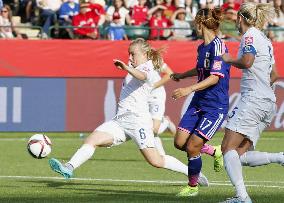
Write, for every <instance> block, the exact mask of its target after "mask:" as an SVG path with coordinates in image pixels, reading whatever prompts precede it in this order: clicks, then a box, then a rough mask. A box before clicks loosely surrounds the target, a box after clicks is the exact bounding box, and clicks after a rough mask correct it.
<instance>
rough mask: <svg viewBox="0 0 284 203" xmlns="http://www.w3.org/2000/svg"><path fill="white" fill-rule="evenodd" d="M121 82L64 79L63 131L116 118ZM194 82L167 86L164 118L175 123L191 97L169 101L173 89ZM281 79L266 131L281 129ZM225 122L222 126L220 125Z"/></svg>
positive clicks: (235, 92)
mask: <svg viewBox="0 0 284 203" xmlns="http://www.w3.org/2000/svg"><path fill="white" fill-rule="evenodd" d="M121 82H122V79H85V78H82V79H71V78H70V79H67V86H66V88H67V89H66V102H67V104H66V105H67V107H66V129H65V130H66V131H92V130H94V129H95V128H96V127H97V126H98V125H100V124H101V123H103V122H104V121H106V120H108V119H110V118H111V117H112V116H113V115H115V107H116V103H117V101H118V99H119V94H120V87H121ZM195 82H196V79H188V80H184V81H181V82H178V83H177V82H173V81H171V82H169V83H168V84H167V85H166V91H167V103H166V115H169V116H170V118H171V119H172V120H173V121H174V123H175V124H178V122H179V120H180V118H181V115H182V113H183V112H184V111H185V110H186V107H187V105H188V104H189V102H190V99H191V96H189V97H188V98H183V99H179V100H173V99H171V94H172V92H173V90H174V89H176V88H179V87H184V86H187V85H189V84H192V83H195ZM239 86H240V79H231V80H230V109H232V108H233V107H234V106H235V105H236V103H237V101H238V99H239V98H240V94H239ZM283 88H284V80H279V81H277V83H276V95H277V106H278V109H277V113H276V115H275V118H274V119H273V121H272V123H271V126H270V128H269V129H268V130H284V117H283V116H284V89H283ZM224 125H225V123H224V124H223V126H224Z"/></svg>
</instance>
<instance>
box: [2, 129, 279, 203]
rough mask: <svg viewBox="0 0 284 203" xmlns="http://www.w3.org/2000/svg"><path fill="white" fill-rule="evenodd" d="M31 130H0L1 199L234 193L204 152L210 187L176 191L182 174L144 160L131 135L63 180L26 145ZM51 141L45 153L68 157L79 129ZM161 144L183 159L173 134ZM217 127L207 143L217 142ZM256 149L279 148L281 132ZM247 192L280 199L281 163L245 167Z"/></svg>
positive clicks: (262, 202) (150, 198) (155, 198)
mask: <svg viewBox="0 0 284 203" xmlns="http://www.w3.org/2000/svg"><path fill="white" fill-rule="evenodd" d="M32 134H33V133H0V149H1V155H0V202H1V203H2V202H3V203H4V202H5V203H6V202H21V203H22V202H29V203H30V202H41V203H43V202H60V203H64V202H68V203H71V202H151V203H156V202H204V203H210V202H212V203H213V202H215V203H216V202H219V201H222V200H225V199H226V198H228V197H231V196H233V195H234V189H233V187H232V186H231V184H230V182H229V180H228V177H227V174H226V172H225V170H224V169H223V171H221V172H219V173H216V172H214V170H213V159H212V158H211V157H209V156H206V155H203V157H202V159H203V173H204V174H205V175H206V176H207V177H208V179H209V181H210V183H211V185H210V187H207V188H205V187H203V188H200V192H199V195H198V196H197V197H193V198H178V197H176V196H175V194H176V193H177V192H178V190H179V188H180V187H181V186H183V185H185V184H186V180H187V178H186V177H185V176H184V175H182V174H178V173H174V172H170V171H167V170H163V169H156V168H153V167H151V166H150V165H148V164H147V163H146V162H145V161H144V160H143V157H142V156H141V155H140V153H139V151H138V150H137V147H136V146H135V145H134V144H133V142H132V141H129V142H128V143H125V144H123V145H121V146H118V147H114V148H111V149H107V148H99V149H97V150H96V152H95V156H94V157H93V158H92V159H91V160H89V161H88V162H86V163H85V164H84V165H82V166H81V167H80V168H78V169H77V170H76V171H75V178H76V179H72V180H64V179H62V178H61V177H60V176H59V175H58V174H56V173H54V172H53V171H51V170H50V168H49V165H48V158H45V159H41V160H38V159H34V158H32V157H31V156H30V155H29V154H28V153H27V150H26V144H27V139H28V138H29V137H30V136H31V135H32ZM46 135H47V136H49V137H50V139H51V140H52V142H53V146H52V153H51V155H50V156H49V157H55V158H58V159H59V160H64V161H67V160H69V158H70V156H71V155H72V154H73V153H74V152H75V151H76V150H77V149H78V147H80V145H81V144H82V139H80V138H79V133H47V134H46ZM162 139H163V143H164V146H165V149H166V151H167V153H168V154H170V155H173V156H175V157H177V158H179V159H180V160H182V161H183V162H184V163H187V160H186V155H185V154H184V153H183V152H180V151H178V150H176V149H174V147H173V139H172V137H170V136H168V135H167V134H166V135H163V136H162ZM221 139H222V133H219V134H217V135H216V136H215V137H214V139H213V141H212V142H211V143H212V144H218V143H219V144H220V143H221ZM257 150H261V151H268V152H279V151H284V136H283V133H282V132H266V133H264V134H263V135H262V138H261V139H260V141H259V143H258V148H257ZM243 172H244V177H245V181H246V185H247V189H248V192H249V194H250V196H251V198H252V200H253V202H256V203H280V202H284V168H283V167H282V166H280V165H278V164H273V165H272V164H271V165H269V166H262V167H255V168H249V167H245V168H244V171H243Z"/></svg>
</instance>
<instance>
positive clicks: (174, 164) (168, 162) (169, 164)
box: [163, 155, 187, 176]
mask: <svg viewBox="0 0 284 203" xmlns="http://www.w3.org/2000/svg"><path fill="white" fill-rule="evenodd" d="M163 157H164V160H165V165H164V168H166V169H168V170H172V171H176V172H179V173H183V174H184V175H186V176H187V166H186V165H185V164H184V163H182V162H181V161H179V160H178V159H176V158H175V157H172V156H169V155H164V156H163Z"/></svg>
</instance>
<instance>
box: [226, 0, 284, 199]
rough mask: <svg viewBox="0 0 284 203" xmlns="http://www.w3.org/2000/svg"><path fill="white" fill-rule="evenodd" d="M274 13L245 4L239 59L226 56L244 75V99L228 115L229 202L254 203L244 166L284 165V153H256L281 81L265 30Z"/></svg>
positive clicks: (269, 7) (261, 6)
mask: <svg viewBox="0 0 284 203" xmlns="http://www.w3.org/2000/svg"><path fill="white" fill-rule="evenodd" d="M274 14H275V11H274V8H273V6H272V5H271V4H258V3H244V4H242V6H241V8H240V10H239V12H238V20H237V26H238V29H239V31H240V33H241V34H242V39H241V44H240V48H239V54H238V59H233V58H231V57H230V56H229V55H227V54H225V55H223V59H224V61H226V62H227V63H230V64H232V65H233V66H235V67H237V68H239V69H242V72H243V76H242V79H241V99H240V101H239V103H238V104H237V106H236V107H235V108H234V110H233V111H232V113H231V115H229V116H228V117H229V118H228V123H227V125H226V130H225V136H224V138H223V142H222V152H223V154H224V163H225V168H226V171H227V173H228V175H229V177H230V180H231V182H232V184H233V185H234V186H235V189H236V196H235V197H233V198H230V199H228V200H226V201H224V202H227V203H233V202H243V203H251V202H252V201H251V199H250V197H249V195H248V193H247V191H246V188H245V185H244V181H243V175H242V165H247V166H260V165H266V164H269V163H279V164H281V165H283V164H284V155H283V152H280V153H267V152H257V151H252V150H253V149H254V148H255V146H256V143H257V141H258V139H259V136H260V134H261V133H262V131H263V130H264V129H265V128H266V127H267V126H269V125H270V122H271V120H272V118H273V116H274V114H275V109H276V104H275V102H276V98H275V95H274V91H273V88H272V84H273V82H274V81H275V80H276V79H277V75H276V72H275V65H274V63H275V61H274V56H273V47H272V44H271V42H270V41H269V39H268V38H267V37H266V36H265V35H264V33H263V32H262V31H261V30H262V29H263V27H264V25H265V24H266V23H267V22H269V21H270V20H271V19H273V16H274Z"/></svg>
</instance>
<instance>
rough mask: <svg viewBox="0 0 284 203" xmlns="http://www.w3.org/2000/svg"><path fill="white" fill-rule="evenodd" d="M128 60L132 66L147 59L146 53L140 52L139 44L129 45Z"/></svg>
mask: <svg viewBox="0 0 284 203" xmlns="http://www.w3.org/2000/svg"><path fill="white" fill-rule="evenodd" d="M129 61H130V63H131V65H132V66H133V67H137V66H139V65H140V64H142V63H145V62H146V61H147V55H146V54H145V53H143V52H142V50H141V48H140V46H138V45H132V46H131V47H129Z"/></svg>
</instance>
